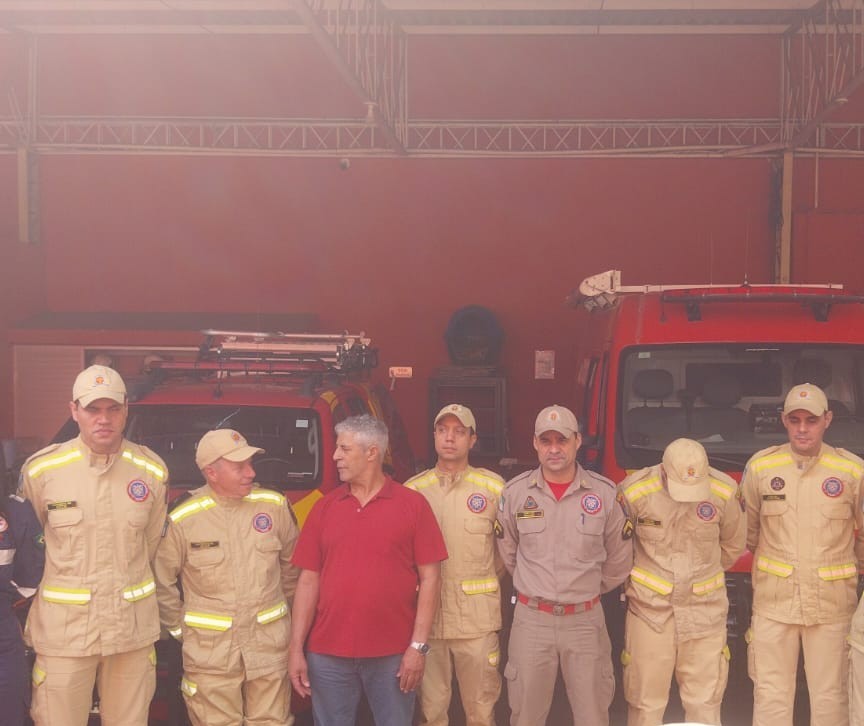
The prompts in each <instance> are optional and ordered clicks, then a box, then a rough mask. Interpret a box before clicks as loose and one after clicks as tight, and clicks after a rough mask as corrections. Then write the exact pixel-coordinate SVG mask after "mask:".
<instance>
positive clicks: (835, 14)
mask: <svg viewBox="0 0 864 726" xmlns="http://www.w3.org/2000/svg"><path fill="white" fill-rule="evenodd" d="M862 83H864V0H820V2H818V3H816V4H815V5H814V6H813V8H812V9H811V11H810V12H809V13H808V15H807V16H806V17H805V18H804V19H803V20H802V21H801V22H800V23H798V24H796V25H794V26H792V27H791V28H790V29H789V31H788V32H787V33H786V34H785V35H784V37H783V48H782V89H781V99H782V100H781V120H782V124H783V133H782V136H783V141H784V145H785V146H786V148H790V149H793V148H797V147H800V146H802V145H804V144H806V143H807V142H808V141H809V140H810V139H811V138H812V136H813V134H814V132H816V131H817V129H818V128H819V127H820V125H821V124H822V123H823V122H825V121H827V120H828V119H830V118H831V116H832V115H833V114H834V113H835V112H836V111H837V109H839V108H841V107H842V106H843V105H844V104H846V103H847V102H848V100H849V97H850V95H851V94H852V93H854V92H855V91H856V90H857V89H858V88H859V87H860V86H861V85H862Z"/></svg>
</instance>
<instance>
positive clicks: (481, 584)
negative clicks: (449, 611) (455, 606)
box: [462, 577, 498, 595]
mask: <svg viewBox="0 0 864 726" xmlns="http://www.w3.org/2000/svg"><path fill="white" fill-rule="evenodd" d="M462 592H464V593H465V594H466V595H479V594H480V593H484V592H498V578H496V577H489V578H486V579H485V580H462Z"/></svg>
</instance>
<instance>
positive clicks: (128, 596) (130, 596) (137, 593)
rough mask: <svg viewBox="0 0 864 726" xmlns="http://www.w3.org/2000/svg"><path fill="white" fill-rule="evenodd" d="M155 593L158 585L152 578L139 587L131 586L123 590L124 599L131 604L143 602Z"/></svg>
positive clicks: (141, 583)
mask: <svg viewBox="0 0 864 726" xmlns="http://www.w3.org/2000/svg"><path fill="white" fill-rule="evenodd" d="M154 592H156V583H155V582H154V581H153V578H152V577H151V578H150V579H149V580H144V582H139V583H138V584H137V585H130V586H129V587H127V588H126V589H125V590H123V599H124V600H128V601H129V602H135V601H136V600H143V599H144V598H145V597H150V595H152V594H153V593H154Z"/></svg>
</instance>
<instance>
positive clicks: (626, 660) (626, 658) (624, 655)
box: [621, 650, 631, 666]
mask: <svg viewBox="0 0 864 726" xmlns="http://www.w3.org/2000/svg"><path fill="white" fill-rule="evenodd" d="M630 661H631V656H630V653H628V652H627V651H626V650H622V651H621V665H622V666H628V665H630Z"/></svg>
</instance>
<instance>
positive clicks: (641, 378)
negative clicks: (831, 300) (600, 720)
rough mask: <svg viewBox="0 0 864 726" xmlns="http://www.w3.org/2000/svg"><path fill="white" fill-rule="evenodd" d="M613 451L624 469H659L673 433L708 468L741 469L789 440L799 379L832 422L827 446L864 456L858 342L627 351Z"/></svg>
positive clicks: (863, 380) (862, 366)
mask: <svg viewBox="0 0 864 726" xmlns="http://www.w3.org/2000/svg"><path fill="white" fill-rule="evenodd" d="M620 366H621V368H620V370H621V375H620V376H619V380H620V381H621V386H620V389H619V391H618V399H617V404H618V406H617V419H618V422H619V425H618V427H617V430H618V432H619V435H618V437H617V443H616V450H617V453H618V460H619V462H620V463H621V465H622V466H623V467H624V468H627V469H633V468H638V467H642V466H648V465H650V464H655V463H657V461H658V459H659V457H658V453H659V452H662V450H663V449H664V448H665V447H666V445H667V444H668V443H669V442H670V441H672V440H674V439H676V438H679V437H682V436H685V437H688V438H692V439H696V440H697V441H700V442H701V443H702V444H703V445H704V446H705V448H706V450H707V451H708V454H709V456H710V457H711V459H712V462H713V463H715V465H716V466H718V468H722V469H725V470H727V471H736V470H737V471H740V470H741V469H742V468H743V466H744V464H745V463H746V462H747V459H749V458H750V456H751V455H752V454H753V453H755V452H756V451H758V450H760V449H763V448H765V447H767V446H772V445H775V444H781V443H783V442H785V441H786V440H787V435H786V431H785V429H784V428H783V424H782V421H781V420H780V414H781V411H782V407H783V399H784V396H785V394H786V391H787V390H788V389H789V388H790V387H791V386H793V385H795V384H797V383H813V384H815V385H818V386H820V387H821V388H822V389H823V390H824V391H825V393H826V395H827V397H828V405H829V408H830V409H831V411H832V412H833V422H832V423H831V426H830V428H829V429H828V431H827V433H826V435H825V441H826V442H827V443H829V444H831V445H833V446H839V447H843V448H846V449H849V450H850V451H853V452H854V453H856V454H858V455H862V454H864V346H852V345H809V344H802V343H795V344H777V343H746V344H710V345H708V344H686V345H662V346H645V347H638V348H635V347H634V348H627V349H625V350H624V351H623V353H622V356H621V361H620Z"/></svg>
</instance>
